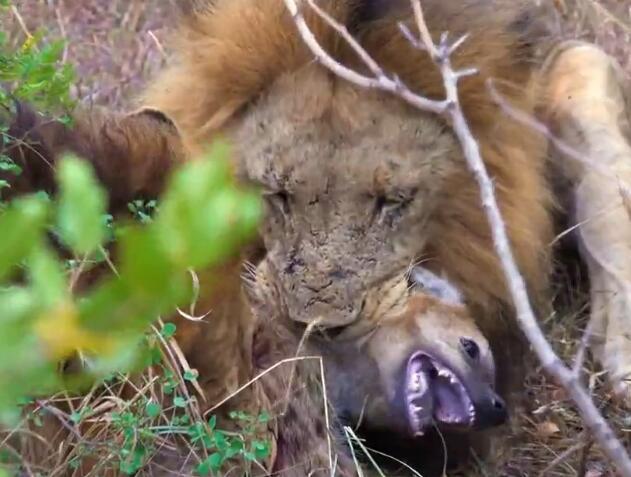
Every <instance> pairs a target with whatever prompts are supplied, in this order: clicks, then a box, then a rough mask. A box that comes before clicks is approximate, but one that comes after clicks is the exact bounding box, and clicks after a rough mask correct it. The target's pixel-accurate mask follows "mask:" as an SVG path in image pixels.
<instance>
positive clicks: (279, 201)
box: [265, 190, 291, 215]
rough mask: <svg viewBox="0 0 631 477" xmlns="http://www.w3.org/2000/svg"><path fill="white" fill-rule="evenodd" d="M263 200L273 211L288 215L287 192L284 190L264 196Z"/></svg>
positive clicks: (289, 209)
mask: <svg viewBox="0 0 631 477" xmlns="http://www.w3.org/2000/svg"><path fill="white" fill-rule="evenodd" d="M265 199H266V200H267V202H268V203H269V204H270V205H271V206H272V207H273V208H274V209H276V210H277V211H279V212H281V213H282V214H283V215H289V213H290V212H291V208H290V204H289V201H290V199H289V193H288V192H286V191H284V190H281V191H277V192H270V193H267V194H265Z"/></svg>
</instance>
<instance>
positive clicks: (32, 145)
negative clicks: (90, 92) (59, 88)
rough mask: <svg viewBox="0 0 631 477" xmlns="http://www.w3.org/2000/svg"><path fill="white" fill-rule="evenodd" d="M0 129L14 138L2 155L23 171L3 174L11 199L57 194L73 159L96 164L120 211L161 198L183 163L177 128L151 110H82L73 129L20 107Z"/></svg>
mask: <svg viewBox="0 0 631 477" xmlns="http://www.w3.org/2000/svg"><path fill="white" fill-rule="evenodd" d="M0 125H4V126H5V127H7V131H8V132H7V136H8V137H9V138H10V139H9V140H8V141H5V143H3V144H1V145H0V153H2V154H5V155H6V156H8V157H9V158H10V159H11V160H12V161H13V162H14V163H15V164H16V165H18V166H19V167H20V168H21V173H20V174H18V175H14V176H10V175H7V174H6V173H3V172H2V171H0V179H2V180H6V181H7V182H8V183H9V184H10V185H11V187H10V188H9V189H7V190H5V191H4V192H5V193H4V194H3V198H6V199H10V198H12V197H14V196H16V195H21V194H25V193H30V192H33V191H36V190H45V191H48V192H50V193H55V189H56V183H55V169H56V165H57V163H58V161H59V160H60V159H62V158H63V157H64V156H65V155H66V154H69V153H70V154H74V155H76V156H78V157H80V158H82V159H84V160H86V161H88V162H90V163H91V164H92V166H93V167H94V170H95V172H96V175H97V177H98V178H99V180H100V182H101V183H102V185H103V186H104V187H105V189H106V190H107V191H108V195H109V199H110V207H111V209H112V210H113V211H115V210H117V209H119V208H126V207H127V202H129V201H130V200H133V199H135V198H139V197H147V198H149V197H150V198H154V197H157V196H158V195H159V194H160V192H161V191H162V188H163V186H164V183H165V180H166V178H167V176H168V175H169V173H170V171H171V169H172V168H173V166H174V165H176V164H178V163H180V162H182V161H183V160H184V148H183V145H182V143H181V139H180V134H179V132H178V130H177V127H176V126H175V124H174V123H173V121H171V120H170V119H169V118H168V117H167V116H166V115H165V114H163V113H161V112H159V111H157V110H155V109H151V108H149V109H147V108H145V109H143V110H140V111H136V112H133V113H131V114H118V113H114V112H109V111H106V110H103V109H100V108H89V109H82V108H80V107H78V108H77V109H76V110H75V111H74V112H73V114H72V121H71V122H70V124H62V123H60V122H58V121H55V120H52V119H51V118H48V117H46V116H42V115H40V114H39V113H37V112H36V111H35V110H34V109H32V108H30V107H29V106H28V105H25V104H17V106H16V108H15V112H14V113H13V114H8V117H4V118H0Z"/></svg>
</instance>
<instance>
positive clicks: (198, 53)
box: [12, 0, 552, 396]
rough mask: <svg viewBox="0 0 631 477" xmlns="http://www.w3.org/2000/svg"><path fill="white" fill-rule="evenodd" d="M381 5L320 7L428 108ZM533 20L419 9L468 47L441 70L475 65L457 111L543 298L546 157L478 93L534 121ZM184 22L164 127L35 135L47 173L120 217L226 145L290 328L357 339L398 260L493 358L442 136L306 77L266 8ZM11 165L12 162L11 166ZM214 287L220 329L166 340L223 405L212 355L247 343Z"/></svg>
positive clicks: (479, 259)
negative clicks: (169, 176)
mask: <svg viewBox="0 0 631 477" xmlns="http://www.w3.org/2000/svg"><path fill="white" fill-rule="evenodd" d="M388 3H389V2H370V1H364V2H362V1H359V0H344V1H336V2H326V5H325V6H326V7H327V8H328V10H329V11H330V13H331V14H332V15H333V16H335V17H336V18H337V19H338V20H339V21H341V22H342V23H344V24H346V25H347V26H348V27H349V29H350V30H351V31H352V32H353V33H354V34H356V35H357V37H358V38H359V39H360V41H361V44H362V46H363V47H364V48H365V49H366V50H367V51H368V52H369V53H370V54H371V55H372V56H373V57H374V58H375V59H376V60H377V61H378V62H379V63H380V64H381V65H382V66H383V67H384V69H385V70H386V71H388V72H392V73H394V74H396V75H397V76H398V77H400V78H401V79H402V80H403V81H404V82H405V83H406V84H407V85H409V86H410V87H411V88H412V89H414V90H417V91H420V92H422V93H423V94H426V95H428V96H431V97H440V96H441V94H442V86H441V82H440V77H439V75H438V72H437V70H436V68H435V67H434V65H433V64H432V63H431V61H430V59H429V58H428V56H427V55H426V54H425V53H424V52H419V51H417V50H414V49H413V48H411V46H410V45H409V44H408V42H407V40H405V39H404V38H403V37H402V36H401V35H400V34H399V33H398V29H397V20H398V19H401V18H402V19H405V20H408V21H409V18H410V16H409V12H408V8H407V7H406V2H392V4H391V5H389V4H388ZM530 5H531V2H528V1H526V0H498V1H494V2H492V1H483V0H466V1H458V2H455V1H453V2H452V1H443V0H435V1H426V2H424V7H425V9H426V18H427V21H428V24H429V25H430V27H431V28H432V29H433V31H434V32H436V33H437V32H440V31H442V30H449V31H450V32H451V34H452V37H453V38H455V37H457V35H459V34H462V33H470V34H471V35H470V38H469V39H468V41H467V42H466V43H465V44H464V46H463V47H462V48H461V49H460V50H459V51H458V53H457V54H456V56H455V57H454V62H455V64H456V65H458V66H476V67H477V68H478V69H479V70H480V74H479V75H476V76H473V77H469V78H466V79H463V81H462V83H461V87H460V94H461V100H462V104H463V107H464V109H465V112H466V115H467V117H468V119H469V121H470V123H471V126H472V128H473V130H474V132H475V135H476V137H477V138H478V140H479V142H480V146H481V149H482V155H483V157H484V159H485V162H486V165H487V167H488V169H489V172H490V173H491V175H492V176H493V178H494V182H495V186H496V192H497V195H498V199H499V202H500V206H501V209H502V212H503V215H504V218H505V220H506V224H507V228H508V233H509V236H510V239H511V242H512V244H513V248H514V250H515V254H516V259H517V261H518V265H519V267H520V269H521V270H522V272H523V273H524V276H525V278H526V280H527V282H528V285H529V287H530V289H531V291H532V293H533V295H534V296H535V297H538V296H540V295H541V294H542V293H543V292H544V291H545V290H546V287H547V277H548V268H549V257H548V254H547V253H546V251H547V244H548V243H549V241H550V238H551V234H552V223H551V216H550V209H551V207H552V194H551V190H550V186H549V184H548V183H547V181H546V177H545V143H544V141H543V140H542V138H541V137H539V136H538V135H537V134H536V133H534V132H533V131H532V130H530V129H529V128H527V127H525V126H522V125H520V124H517V123H515V122H513V121H510V120H508V119H506V118H504V117H502V118H501V119H499V118H498V108H497V107H496V106H495V105H494V104H493V102H492V101H491V99H490V98H489V96H488V94H487V92H486V88H485V81H487V80H488V79H489V78H493V79H494V81H495V82H496V85H497V86H498V88H499V89H500V90H501V92H502V94H503V95H504V96H505V97H507V98H508V100H509V101H510V102H511V103H512V104H513V105H514V106H516V107H517V108H519V109H521V110H522V111H524V112H526V113H534V111H535V106H536V104H535V98H536V92H537V91H536V89H535V87H534V81H535V80H536V78H535V77H534V75H533V71H534V69H533V64H534V60H535V58H534V51H535V50H536V49H537V48H538V47H539V46H540V42H539V39H538V37H537V35H536V34H535V33H533V32H536V33H537V34H538V33H539V32H538V31H537V29H536V28H534V27H535V26H536V25H538V18H537V16H536V12H535V14H532V13H531V6H530ZM193 11H194V12H195V13H194V14H193V15H191V16H189V17H188V18H186V19H185V20H184V21H183V24H182V27H181V28H180V29H179V30H178V31H177V33H176V34H175V42H174V46H175V58H174V62H173V64H172V66H170V67H169V68H167V69H166V70H165V71H164V73H163V74H162V75H161V76H160V77H159V78H158V79H157V80H156V81H155V82H154V83H153V85H151V86H150V87H149V88H148V91H147V93H146V95H145V98H144V104H145V105H146V107H147V108H149V109H150V111H160V112H161V113H162V114H164V116H165V117H166V118H168V120H167V121H165V120H164V118H160V117H157V116H156V114H155V113H151V112H150V113H149V114H148V115H147V114H145V113H136V114H134V115H131V116H125V117H121V116H113V117H110V116H107V117H104V116H92V114H93V113H89V115H88V116H87V118H88V119H86V118H83V119H82V118H81V117H78V118H77V119H76V122H75V126H74V127H73V128H72V129H71V130H66V129H63V130H62V129H59V128H56V129H53V130H51V131H50V132H48V130H47V129H45V128H42V127H39V128H38V131H46V132H40V133H39V135H35V138H36V139H40V140H41V142H42V146H41V147H42V149H41V153H42V154H43V155H44V156H45V157H46V158H47V160H49V161H52V162H54V160H55V159H56V158H58V154H59V151H61V150H62V149H70V150H73V151H75V152H78V153H81V154H82V155H83V156H84V157H86V158H87V159H88V160H90V161H92V162H93V163H94V164H95V165H96V167H97V171H98V172H99V176H100V177H101V179H102V180H103V181H104V182H105V184H106V185H107V187H108V188H109V189H110V190H111V191H112V193H113V205H121V204H122V203H124V201H125V200H127V199H128V198H130V197H132V196H134V195H136V194H143V193H146V194H155V193H157V191H159V189H160V186H161V184H162V180H163V177H164V174H165V173H166V172H167V171H168V169H169V168H170V166H171V165H172V164H175V163H177V162H179V161H181V160H183V158H187V157H191V155H192V154H194V153H195V152H198V151H200V150H201V149H202V148H203V147H204V145H205V144H206V142H207V141H209V140H212V139H213V138H215V137H218V136H222V135H223V136H227V137H228V138H230V139H233V140H234V141H235V143H236V144H235V145H236V147H237V151H236V152H237V154H236V155H235V166H236V170H237V172H238V174H239V175H240V177H241V178H242V179H243V180H244V181H247V182H254V183H258V184H259V185H261V186H263V187H264V188H265V189H266V192H267V193H268V195H269V200H268V204H269V208H268V215H267V217H266V220H265V221H264V224H263V226H262V227H261V238H262V241H263V242H264V245H265V248H266V250H267V255H266V258H265V259H264V262H263V263H264V265H265V268H261V270H266V271H267V273H268V276H267V279H269V280H270V281H272V282H274V283H275V286H276V287H278V288H279V290H281V293H280V295H279V301H280V302H281V303H282V305H283V306H285V307H286V308H287V309H288V310H289V317H290V318H291V319H294V320H296V321H302V322H313V321H314V320H321V321H322V320H323V322H325V323H326V324H328V325H330V326H337V325H351V326H350V327H348V328H347V329H346V331H345V333H349V334H351V335H353V334H361V333H362V332H363V331H365V329H367V328H371V327H372V328H374V327H376V326H377V325H378V323H379V320H380V319H381V318H382V317H383V316H384V315H386V314H388V313H392V312H393V310H397V309H400V308H401V307H402V306H403V305H404V304H405V300H406V298H407V296H406V295H405V294H402V293H394V294H393V293H391V290H399V289H400V287H401V286H402V285H401V283H402V278H401V277H402V276H403V271H404V270H405V269H406V268H407V267H408V266H409V264H410V263H411V262H414V261H416V260H419V259H420V258H426V259H429V261H428V262H427V266H428V267H429V268H431V269H434V270H436V271H440V272H442V273H445V274H446V276H447V277H448V278H449V280H450V281H453V282H454V283H456V284H457V285H458V286H459V287H460V288H461V289H462V291H463V294H464V297H465V299H466V302H467V304H468V305H469V306H470V309H471V311H472V312H473V313H474V315H475V318H476V321H477V323H478V325H479V326H480V327H481V329H482V330H483V332H484V333H485V335H486V336H488V337H489V338H491V339H492V344H493V346H494V347H500V346H501V345H503V344H505V342H506V340H507V336H509V335H510V333H511V332H512V331H513V330H514V329H515V326H514V324H512V322H510V321H509V320H502V319H501V317H500V314H501V313H502V312H504V311H507V310H508V311H510V306H509V300H508V296H507V290H506V288H505V285H504V280H503V275H502V273H501V270H500V267H499V266H498V263H497V259H496V257H495V254H494V252H493V247H492V243H491V237H490V233H489V228H488V225H487V221H486V218H485V215H484V213H483V210H482V208H481V207H480V205H479V194H478V191H477V187H476V185H475V183H474V181H473V180H472V178H471V176H470V174H469V172H468V171H467V169H466V166H465V163H464V160H463V158H462V154H461V152H460V150H459V148H458V146H457V143H456V141H455V139H454V137H453V134H451V132H450V131H449V129H448V127H447V125H446V124H444V123H443V122H442V120H440V119H439V118H436V117H433V116H431V115H427V114H424V113H420V112H418V111H416V110H413V109H412V108H410V107H408V106H406V105H404V104H402V103H401V102H399V101H398V100H396V99H394V98H391V97H389V96H387V95H385V94H380V93H376V92H371V91H363V90H360V89H358V88H355V87H353V86H351V85H349V84H347V83H344V82H343V81H341V80H338V79H336V78H334V77H333V76H332V75H330V74H328V73H326V72H324V71H323V69H322V68H321V67H319V66H318V65H317V64H314V63H313V59H312V56H311V54H310V53H309V52H308V51H307V49H306V48H305V46H304V45H303V44H302V41H301V39H300V38H299V35H298V34H297V32H296V30H295V27H294V26H293V23H292V19H291V17H290V16H289V15H288V13H287V12H286V11H285V8H284V5H283V2H282V1H281V0H256V1H253V0H230V1H227V0H226V1H217V2H214V3H213V5H212V6H209V7H208V9H198V8H194V9H193ZM308 22H309V24H310V26H311V27H312V29H313V31H314V32H315V33H316V36H317V38H318V40H319V41H320V43H321V44H322V45H323V46H324V47H325V49H326V50H327V51H328V52H329V53H330V54H331V55H333V56H334V57H335V58H337V59H338V60H339V61H340V62H342V63H344V64H346V65H348V66H350V67H353V68H358V69H362V66H361V64H360V63H359V62H358V60H357V58H356V57H355V56H354V54H353V53H352V52H351V51H350V50H349V48H348V47H347V46H346V45H345V44H344V43H343V42H342V41H341V40H340V39H339V37H338V36H337V35H336V34H335V33H334V32H332V31H331V30H330V29H329V28H327V27H326V26H325V25H324V24H323V23H322V21H320V20H319V19H318V18H316V17H315V16H314V15H313V14H309V15H308ZM94 114H96V113H94ZM169 121H172V123H173V124H169ZM18 125H19V121H18ZM24 129H28V128H21V130H22V131H24ZM176 129H177V131H176ZM177 133H179V135H178V134H177ZM27 139H29V138H28V137H27ZM16 151H18V152H20V153H22V152H23V148H18V149H17V150H14V151H12V154H16ZM110 161H111V162H110ZM27 162H28V163H31V162H37V160H35V158H33V157H31V158H30V159H29V158H27ZM38 171H39V169H38ZM38 174H39V172H38V173H37V174H36V173H33V175H27V176H26V178H27V180H30V179H32V180H33V184H26V185H22V186H21V187H19V188H17V189H16V190H18V191H19V190H23V189H24V188H28V186H29V185H37V186H39V185H40V184H41V183H44V184H49V183H48V182H47V181H44V182H41V180H43V179H39V176H38ZM121 179H122V180H121ZM38 181H40V182H38ZM279 193H280V194H281V195H280V196H279V195H278V194H279ZM282 194H285V196H283V195H282ZM287 198H289V199H290V200H291V201H293V202H292V207H294V208H295V210H292V214H289V215H285V216H283V215H282V214H283V212H282V210H281V211H280V213H279V210H277V209H278V205H279V203H278V201H279V200H280V201H281V203H280V207H281V208H282V207H284V206H283V203H282V202H283V201H284V200H285V199H287ZM375 200H378V201H382V202H383V203H382V205H384V204H385V205H387V206H392V208H393V209H396V210H399V209H398V208H397V207H398V205H397V204H400V203H403V202H405V203H406V208H405V209H403V208H401V210H404V212H401V215H402V217H403V218H402V219H400V222H397V225H396V226H394V225H392V224H389V222H387V221H386V222H380V221H379V220H373V221H372V222H371V221H367V219H366V217H369V216H370V213H371V211H372V210H373V207H374V203H375ZM408 202H409V204H410V205H409V207H408ZM313 204H316V205H313ZM275 207H276V208H277V209H274V208H275ZM397 213H398V212H397ZM397 220H399V219H397ZM223 278H224V279H225V280H226V283H227V285H226V286H227V289H226V290H225V293H221V294H218V293H214V294H212V295H211V296H210V297H208V298H205V300H206V301H207V303H206V304H207V305H209V306H212V307H214V309H216V310H219V312H218V314H219V316H225V315H224V310H225V313H227V314H230V315H232V318H233V320H234V321H232V322H230V323H228V322H227V321H223V320H221V319H219V320H217V321H211V323H210V325H209V327H208V330H209V331H208V332H206V331H205V330H203V331H202V332H199V331H197V330H196V331H192V328H193V325H191V324H188V323H187V324H185V325H183V326H182V327H181V329H180V339H181V340H182V343H183V349H184V350H185V352H186V354H187V356H189V359H191V361H192V362H193V363H192V364H193V366H196V367H198V368H200V371H201V372H202V376H203V379H205V380H206V382H205V388H206V389H208V391H209V393H210V394H211V395H213V396H219V395H221V394H222V393H223V392H224V390H229V389H234V387H235V386H236V385H237V383H242V382H243V379H244V376H246V375H247V373H246V374H242V373H240V372H234V373H230V372H228V368H229V367H230V365H231V364H232V363H233V361H232V360H233V359H234V356H233V355H232V354H228V352H227V353H226V354H222V353H219V352H218V353H217V354H214V350H216V348H215V347H213V346H212V345H213V344H214V343H217V342H221V343H225V342H226V339H227V340H228V341H230V342H239V343H240V341H241V340H243V339H244V337H246V338H247V337H248V336H249V335H248V333H247V332H246V331H245V330H243V329H242V328H240V327H239V326H238V325H237V324H238V323H241V321H240V320H241V319H244V317H247V310H246V307H245V306H244V305H243V304H242V302H241V298H240V292H239V286H238V280H239V267H238V266H232V267H231V268H230V273H226V274H224V275H223ZM224 326H225V327H224ZM221 349H222V350H224V349H225V350H228V349H231V348H230V347H222V348H221Z"/></svg>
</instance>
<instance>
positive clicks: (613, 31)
mask: <svg viewBox="0 0 631 477" xmlns="http://www.w3.org/2000/svg"><path fill="white" fill-rule="evenodd" d="M173 1H175V0H144V1H142V0H129V1H127V0H20V1H19V2H17V5H19V12H20V14H21V16H22V20H23V21H18V19H17V18H15V17H12V18H5V19H3V20H2V21H1V22H0V24H1V26H2V28H3V30H4V31H6V32H9V34H10V35H11V37H12V38H14V39H15V41H16V42H18V41H21V40H23V38H24V30H25V29H26V30H28V31H31V32H33V31H35V30H37V29H38V28H40V27H44V28H45V29H46V30H48V31H49V34H50V35H51V36H55V37H59V36H61V37H65V38H66V39H67V40H69V46H68V50H67V52H66V55H67V58H68V60H69V61H72V62H73V63H75V64H76V65H77V67H78V72H79V82H78V85H77V90H76V94H77V97H79V98H80V99H82V100H85V101H93V102H95V103H97V104H103V105H109V106H114V107H117V108H120V107H129V101H130V99H131V98H133V96H134V94H135V93H136V92H138V90H139V89H140V88H141V87H142V85H143V83H144V81H145V80H146V78H147V77H148V76H150V75H151V74H152V73H153V72H154V71H155V70H156V69H157V68H159V67H160V65H161V63H162V62H163V61H164V56H163V51H162V41H163V40H164V39H165V38H166V36H167V33H168V29H169V26H170V23H169V22H170V21H171V20H172V19H173V15H172V13H170V12H172V3H173ZM544 1H545V0H544ZM556 3H557V4H559V5H560V6H561V7H562V8H563V9H564V12H565V15H564V19H563V34H564V36H566V37H571V38H584V39H589V40H593V41H596V42H597V43H599V44H600V45H602V46H603V48H605V49H606V50H607V51H608V52H610V53H611V54H613V55H615V56H616V57H617V58H618V59H619V61H620V62H621V64H622V65H623V67H624V68H625V70H626V71H627V73H628V75H629V77H630V78H631V3H630V2H629V1H628V0H598V1H596V0H556ZM581 278H582V277H581V276H580V272H576V273H573V274H572V276H569V277H568V276H565V277H564V278H563V280H566V281H568V282H570V283H576V284H578V283H581V282H582V281H583V280H582V279H581ZM576 290H577V291H576V292H575V293H573V294H569V295H564V296H561V297H559V303H558V305H560V306H557V310H564V311H563V313H559V314H557V315H555V316H551V317H550V318H549V319H548V320H546V328H547V331H548V336H549V337H550V338H551V339H552V341H553V342H554V343H555V347H556V349H557V350H558V351H559V353H560V354H561V355H562V356H564V357H566V358H567V359H571V358H572V357H573V356H574V354H575V352H576V349H577V346H578V343H579V341H580V336H581V334H582V330H583V327H584V325H585V322H586V320H585V318H586V314H585V311H584V310H585V305H586V303H585V302H586V298H587V297H586V295H585V293H584V292H582V291H581V290H580V287H578V286H577V287H576ZM529 359H530V363H531V364H532V366H531V368H530V369H531V372H530V373H529V375H528V379H527V382H526V388H527V389H526V392H527V401H528V406H527V407H524V409H523V410H522V412H521V413H516V416H515V419H514V423H513V426H512V436H511V438H510V440H508V441H507V442H508V443H509V445H503V446H502V448H501V451H502V452H501V453H500V455H499V458H498V460H499V461H500V462H501V464H500V468H499V469H497V470H491V469H486V468H485V467H484V466H480V468H479V469H478V470H477V471H476V473H475V475H480V476H494V475H496V476H504V477H509V476H510V477H512V476H515V477H517V476H529V477H536V476H539V475H546V476H559V477H561V476H563V477H569V476H584V477H604V476H613V475H614V473H613V471H612V470H611V469H610V467H609V466H608V465H607V463H606V462H605V461H604V460H603V458H602V455H601V454H600V452H599V451H598V449H597V448H595V447H594V446H593V445H592V442H591V441H590V439H589V436H587V435H585V434H584V433H583V429H582V425H581V422H580V419H579V418H578V416H577V414H576V412H575V411H574V410H573V409H572V406H571V405H570V403H569V402H568V400H567V398H566V396H564V394H563V392H562V390H561V389H560V388H559V387H557V386H556V385H555V384H553V383H551V382H549V381H548V380H547V379H546V378H545V376H544V375H543V374H542V372H541V371H540V369H539V368H538V367H537V366H536V361H535V360H534V358H532V357H530V358H529ZM169 362H171V361H169ZM172 364H173V365H174V367H176V366H178V363H172ZM585 376H586V380H587V381H588V382H589V386H590V388H591V389H593V392H594V393H595V395H596V396H597V397H598V399H599V403H600V404H601V406H602V409H603V412H604V413H605V415H606V416H607V417H608V418H610V419H611V421H612V422H613V423H614V426H615V427H616V428H617V429H619V431H620V434H621V435H623V436H624V438H625V439H626V442H627V443H628V444H629V446H630V447H631V414H630V413H629V412H628V411H625V410H624V409H621V408H620V407H618V406H616V405H615V404H614V403H613V402H612V401H611V399H610V396H609V395H608V393H607V391H606V389H605V388H604V386H603V380H602V376H600V375H599V374H598V372H597V370H596V369H595V368H594V367H593V365H592V364H591V362H590V361H589V360H587V361H586V363H585ZM142 379H143V380H144V381H142V380H141V382H140V383H139V384H137V386H139V388H138V389H139V392H138V395H142V394H145V395H146V396H147V397H151V396H152V394H155V393H156V392H157V391H156V390H155V388H154V378H152V377H151V376H144V377H143V378H142ZM118 394H120V393H119V392H118V390H115V389H111V390H109V391H107V392H106V394H104V395H102V396H101V397H100V398H99V399H100V400H101V402H102V407H101V408H99V409H100V410H101V411H102V412H103V416H107V415H111V413H112V411H113V410H120V409H121V408H124V407H127V406H129V405H130V404H129V403H125V402H123V401H120V400H118V399H117V396H118ZM153 398H154V399H157V398H159V396H155V395H154V396H153ZM43 404H45V405H47V406H52V405H53V404H54V402H53V401H49V402H47V403H42V405H43ZM107 406H109V408H107ZM70 417H71V416H70V414H68V413H65V411H64V413H62V414H60V418H63V419H64V420H65V421H66V425H68V426H72V421H71V419H70ZM111 438H112V439H113V441H114V442H115V441H116V438H117V437H116V435H112V436H111ZM171 443H172V442H171ZM164 444H165V445H169V442H168V439H167V440H165V442H164ZM61 464H63V462H62V463H61ZM59 465H60V463H59V462H58V463H57V464H56V466H57V467H58V468H59ZM33 470H35V469H33ZM466 475H468V476H471V475H472V474H471V472H468V473H467V474H466Z"/></svg>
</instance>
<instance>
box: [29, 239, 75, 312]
mask: <svg viewBox="0 0 631 477" xmlns="http://www.w3.org/2000/svg"><path fill="white" fill-rule="evenodd" d="M28 266H29V277H30V282H31V284H32V286H33V291H34V292H35V293H36V295H37V296H38V298H39V299H40V300H41V303H42V305H43V306H44V307H45V308H53V307H55V306H57V305H59V304H60V303H61V302H63V301H64V300H65V299H67V298H68V295H69V293H68V283H67V281H66V276H65V274H64V272H63V269H62V266H61V264H60V263H59V261H58V260H57V258H56V257H55V256H54V255H53V253H52V252H51V251H50V250H48V248H47V247H46V246H45V245H40V246H39V247H35V248H34V249H33V252H32V253H31V256H30V257H29V260H28Z"/></svg>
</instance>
